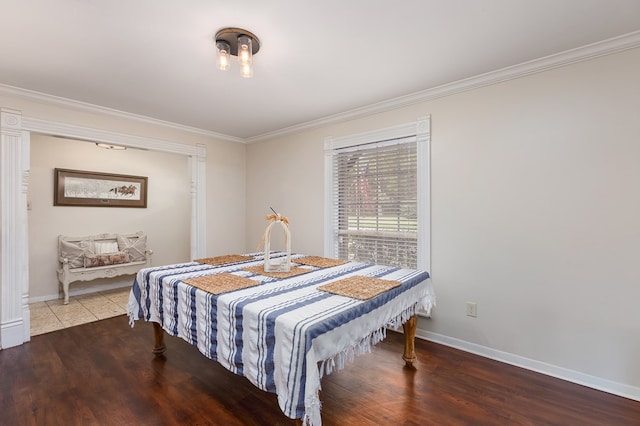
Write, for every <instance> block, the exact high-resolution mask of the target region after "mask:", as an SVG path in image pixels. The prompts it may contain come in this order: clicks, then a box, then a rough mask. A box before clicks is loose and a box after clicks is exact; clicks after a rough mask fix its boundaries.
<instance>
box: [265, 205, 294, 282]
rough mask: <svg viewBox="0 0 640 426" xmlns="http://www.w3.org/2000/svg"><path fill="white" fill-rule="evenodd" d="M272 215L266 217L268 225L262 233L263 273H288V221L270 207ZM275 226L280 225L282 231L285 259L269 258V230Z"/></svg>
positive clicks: (289, 237)
mask: <svg viewBox="0 0 640 426" xmlns="http://www.w3.org/2000/svg"><path fill="white" fill-rule="evenodd" d="M270 208H271V211H272V212H273V214H270V215H268V216H267V220H268V221H269V224H268V225H267V229H266V230H265V231H264V235H263V236H262V241H263V242H264V271H265V272H289V270H290V269H291V231H289V219H287V218H286V217H284V216H282V215H281V214H279V213H277V212H276V211H275V210H274V209H273V207H270ZM275 224H280V225H281V226H282V229H283V230H284V244H285V246H286V249H285V250H286V251H285V253H286V256H285V257H282V258H280V257H271V228H272V227H273V225H275Z"/></svg>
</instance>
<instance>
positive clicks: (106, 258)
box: [84, 251, 129, 268]
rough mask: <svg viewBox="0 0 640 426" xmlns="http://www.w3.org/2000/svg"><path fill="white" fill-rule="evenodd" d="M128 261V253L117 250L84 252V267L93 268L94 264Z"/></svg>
mask: <svg viewBox="0 0 640 426" xmlns="http://www.w3.org/2000/svg"><path fill="white" fill-rule="evenodd" d="M122 263H129V253H127V252H124V251H118V252H115V253H103V254H85V255H84V267H85V268H95V267H96V266H107V265H119V264H122Z"/></svg>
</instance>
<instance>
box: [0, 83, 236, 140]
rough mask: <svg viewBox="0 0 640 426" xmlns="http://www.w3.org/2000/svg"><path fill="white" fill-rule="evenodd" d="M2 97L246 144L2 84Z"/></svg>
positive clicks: (162, 121)
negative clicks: (6, 96)
mask: <svg viewBox="0 0 640 426" xmlns="http://www.w3.org/2000/svg"><path fill="white" fill-rule="evenodd" d="M0 95H8V96H12V97H16V98H21V99H26V100H28V101H32V102H38V103H41V104H45V105H54V106H59V107H62V108H69V109H73V110H76V111H82V112H90V113H94V114H103V115H108V116H111V117H118V118H125V119H127V120H134V121H138V122H142V123H147V124H152V125H154V126H161V127H165V128H168V129H172V130H178V131H182V132H187V133H193V134H196V135H201V136H207V137H212V138H217V139H223V140H227V141H230V142H239V143H244V139H242V138H238V137H235V136H229V135H224V134H222V133H216V132H212V131H209V130H203V129H198V128H196V127H190V126H185V125H183V124H177V123H171V122H169V121H164V120H159V119H157V118H152V117H146V116H144V115H138V114H133V113H130V112H125V111H120V110H117V109H113V108H107V107H103V106H99V105H94V104H90V103H87V102H81V101H76V100H73V99H68V98H63V97H60V96H54V95H48V94H46V93H41V92H36V91H34V90H29V89H23V88H21V87H15V86H9V85H6V84H0Z"/></svg>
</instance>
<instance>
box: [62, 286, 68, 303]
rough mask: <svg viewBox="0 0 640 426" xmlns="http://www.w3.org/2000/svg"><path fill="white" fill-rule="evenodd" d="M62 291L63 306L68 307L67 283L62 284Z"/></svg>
mask: <svg viewBox="0 0 640 426" xmlns="http://www.w3.org/2000/svg"><path fill="white" fill-rule="evenodd" d="M62 291H64V304H65V305H68V304H69V283H68V282H63V283H62Z"/></svg>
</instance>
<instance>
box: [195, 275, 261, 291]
mask: <svg viewBox="0 0 640 426" xmlns="http://www.w3.org/2000/svg"><path fill="white" fill-rule="evenodd" d="M182 282H183V283H185V284H189V285H190V286H193V287H197V288H199V289H200V290H204V291H206V292H207V293H211V294H222V293H228V292H230V291H234V290H241V289H243V288H247V287H253V286H256V285H259V284H260V282H259V281H255V280H250V279H249V278H244V277H239V276H237V275H233V274H229V273H227V272H223V273H221V274H215V275H205V276H203V277H195V278H187V279H186V280H182Z"/></svg>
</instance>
